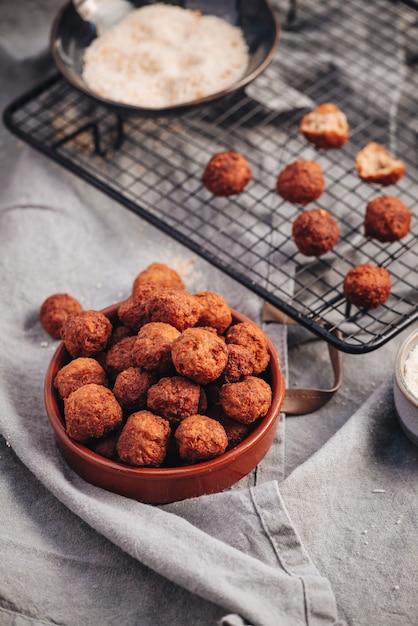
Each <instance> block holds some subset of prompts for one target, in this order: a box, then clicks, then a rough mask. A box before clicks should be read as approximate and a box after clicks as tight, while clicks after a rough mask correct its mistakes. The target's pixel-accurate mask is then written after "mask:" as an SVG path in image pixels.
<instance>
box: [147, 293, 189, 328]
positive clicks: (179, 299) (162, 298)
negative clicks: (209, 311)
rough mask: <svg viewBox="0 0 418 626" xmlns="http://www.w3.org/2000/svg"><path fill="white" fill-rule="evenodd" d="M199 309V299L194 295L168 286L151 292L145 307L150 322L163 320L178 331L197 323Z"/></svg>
mask: <svg viewBox="0 0 418 626" xmlns="http://www.w3.org/2000/svg"><path fill="white" fill-rule="evenodd" d="M200 310H201V307H200V304H199V300H198V299H197V298H195V296H194V295H192V294H191V293H189V292H188V291H185V290H181V289H171V288H169V287H161V288H158V289H156V290H155V291H154V292H152V293H151V294H150V296H149V299H148V301H147V304H146V307H145V311H146V314H147V317H148V319H149V321H150V322H165V323H166V324H171V325H172V326H174V327H175V328H177V329H178V330H180V331H182V330H185V329H186V328H190V327H192V326H195V325H196V324H197V322H198V320H199V316H200Z"/></svg>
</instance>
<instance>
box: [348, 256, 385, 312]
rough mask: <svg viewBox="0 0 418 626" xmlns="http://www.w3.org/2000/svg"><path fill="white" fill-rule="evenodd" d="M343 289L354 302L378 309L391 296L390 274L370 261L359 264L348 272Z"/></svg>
mask: <svg viewBox="0 0 418 626" xmlns="http://www.w3.org/2000/svg"><path fill="white" fill-rule="evenodd" d="M343 290H344V295H345V297H346V298H347V300H348V301H349V302H351V303H352V304H355V305H356V306H358V307H359V308H361V309H376V308H377V307H378V306H380V305H381V304H383V303H384V302H386V300H387V299H388V298H389V295H390V290H391V278H390V274H389V272H388V270H387V269H385V268H384V267H378V266H375V265H371V264H370V263H364V264H362V265H358V266H357V267H353V268H351V270H350V271H349V272H348V273H347V274H346V276H345V278H344V284H343Z"/></svg>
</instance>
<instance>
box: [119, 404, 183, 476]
mask: <svg viewBox="0 0 418 626" xmlns="http://www.w3.org/2000/svg"><path fill="white" fill-rule="evenodd" d="M170 433H171V430H170V425H169V423H168V422H167V420H165V419H163V418H162V417H160V416H159V415H154V414H153V413H151V411H147V410H143V411H137V412H136V413H132V414H131V415H130V416H129V417H128V420H127V422H126V424H125V426H124V427H123V429H122V432H121V434H120V436H119V439H118V443H117V451H118V455H119V457H120V459H121V461H123V462H124V463H128V464H129V465H135V466H137V467H159V466H160V465H161V464H162V463H163V461H164V459H165V456H166V453H167V446H168V441H169V437H170Z"/></svg>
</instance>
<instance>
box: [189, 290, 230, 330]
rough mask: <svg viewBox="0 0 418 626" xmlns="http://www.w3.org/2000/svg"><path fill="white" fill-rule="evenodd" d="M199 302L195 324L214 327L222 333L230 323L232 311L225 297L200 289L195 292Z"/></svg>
mask: <svg viewBox="0 0 418 626" xmlns="http://www.w3.org/2000/svg"><path fill="white" fill-rule="evenodd" d="M195 297H196V298H197V299H198V301H199V303H200V307H201V310H200V315H199V320H198V322H197V326H210V327H212V328H216V330H217V332H218V333H219V334H220V335H222V334H223V333H224V332H225V331H226V329H227V328H228V327H229V326H230V325H231V323H232V313H231V309H230V308H229V306H228V303H227V302H226V300H225V298H224V297H223V296H221V295H220V294H218V293H214V292H213V291H200V292H199V293H196V294H195Z"/></svg>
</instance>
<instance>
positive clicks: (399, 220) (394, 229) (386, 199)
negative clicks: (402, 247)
mask: <svg viewBox="0 0 418 626" xmlns="http://www.w3.org/2000/svg"><path fill="white" fill-rule="evenodd" d="M411 219H412V215H411V211H410V210H409V209H408V207H407V206H406V205H405V204H404V203H403V202H402V200H400V199H399V198H395V197H394V196H379V197H377V198H373V200H370V202H369V203H368V204H367V207H366V214H365V217H364V234H365V235H366V237H372V238H373V239H377V240H378V241H381V242H387V241H397V240H398V239H402V238H403V237H405V236H406V235H407V234H408V233H409V229H410V226H411Z"/></svg>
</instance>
